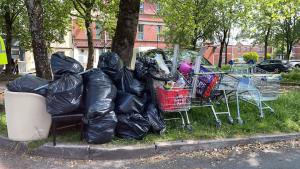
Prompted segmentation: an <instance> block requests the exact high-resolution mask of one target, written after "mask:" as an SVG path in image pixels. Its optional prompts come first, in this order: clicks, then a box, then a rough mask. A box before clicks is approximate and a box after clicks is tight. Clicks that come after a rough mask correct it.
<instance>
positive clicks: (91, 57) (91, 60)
mask: <svg viewBox="0 0 300 169" xmlns="http://www.w3.org/2000/svg"><path fill="white" fill-rule="evenodd" d="M87 18H88V19H86V20H85V28H86V35H87V39H88V48H89V51H88V62H87V65H86V69H91V68H93V66H94V45H93V33H92V28H91V14H90V13H87Z"/></svg>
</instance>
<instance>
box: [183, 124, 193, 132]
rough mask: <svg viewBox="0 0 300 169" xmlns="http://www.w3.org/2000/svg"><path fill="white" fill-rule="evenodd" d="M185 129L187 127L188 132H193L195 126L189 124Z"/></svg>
mask: <svg viewBox="0 0 300 169" xmlns="http://www.w3.org/2000/svg"><path fill="white" fill-rule="evenodd" d="M185 127H186V129H187V131H189V132H192V131H193V126H192V125H190V124H188V125H186V126H185Z"/></svg>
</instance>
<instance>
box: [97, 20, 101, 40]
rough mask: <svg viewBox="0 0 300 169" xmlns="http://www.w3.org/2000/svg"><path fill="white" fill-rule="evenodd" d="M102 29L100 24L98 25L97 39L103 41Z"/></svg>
mask: <svg viewBox="0 0 300 169" xmlns="http://www.w3.org/2000/svg"><path fill="white" fill-rule="evenodd" d="M101 32H102V27H101V25H100V24H99V23H96V39H101Z"/></svg>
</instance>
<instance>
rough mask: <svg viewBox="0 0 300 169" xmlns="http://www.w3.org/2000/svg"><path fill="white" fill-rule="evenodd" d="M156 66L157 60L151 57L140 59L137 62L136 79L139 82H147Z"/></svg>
mask: <svg viewBox="0 0 300 169" xmlns="http://www.w3.org/2000/svg"><path fill="white" fill-rule="evenodd" d="M153 65H156V60H154V59H152V58H149V57H138V58H137V60H136V62H135V71H134V74H135V77H136V78H138V79H139V80H145V77H146V75H147V74H148V73H149V69H150V67H151V66H153Z"/></svg>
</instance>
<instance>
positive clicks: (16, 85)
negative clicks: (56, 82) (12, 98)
mask: <svg viewBox="0 0 300 169" xmlns="http://www.w3.org/2000/svg"><path fill="white" fill-rule="evenodd" d="M48 83H49V82H48V81H47V80H45V79H42V78H39V77H36V76H33V75H25V76H22V77H19V78H17V79H15V80H14V81H11V82H9V83H8V85H7V89H8V90H9V91H12V92H28V93H35V94H39V95H42V96H46V94H47V88H43V89H41V90H38V91H35V90H34V89H36V88H38V87H41V86H43V85H46V84H48Z"/></svg>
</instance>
